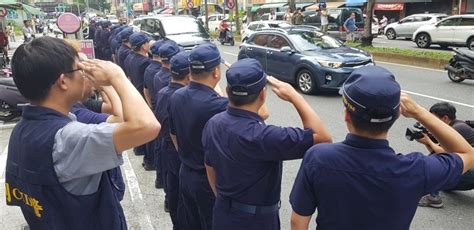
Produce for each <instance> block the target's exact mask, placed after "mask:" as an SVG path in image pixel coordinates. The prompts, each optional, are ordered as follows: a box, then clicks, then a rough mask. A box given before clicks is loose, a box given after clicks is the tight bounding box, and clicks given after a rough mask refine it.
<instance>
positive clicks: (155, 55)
mask: <svg viewBox="0 0 474 230" xmlns="http://www.w3.org/2000/svg"><path fill="white" fill-rule="evenodd" d="M164 42H165V41H164V40H158V41H156V42H154V43H153V44H152V45H151V46H150V54H151V56H152V60H151V62H150V65H148V67H147V68H146V69H145V77H144V79H145V80H144V81H145V82H144V85H143V87H144V89H143V93H144V95H145V99H146V100H147V102H148V104H149V105H150V107H151V108H154V105H155V103H154V100H153V98H154V97H155V95H153V93H152V92H154V90H153V85H154V78H155V75H156V73H158V72H159V71H160V70H161V60H160V53H159V52H158V51H159V49H160V47H161V45H163V43H164Z"/></svg>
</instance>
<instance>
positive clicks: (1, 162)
mask: <svg viewBox="0 0 474 230" xmlns="http://www.w3.org/2000/svg"><path fill="white" fill-rule="evenodd" d="M7 154H8V145H7V146H6V147H5V150H3V152H2V154H1V155H0V184H2V183H5V167H6V166H7Z"/></svg>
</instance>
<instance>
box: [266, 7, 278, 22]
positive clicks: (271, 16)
mask: <svg viewBox="0 0 474 230" xmlns="http://www.w3.org/2000/svg"><path fill="white" fill-rule="evenodd" d="M268 20H270V21H275V20H277V17H276V14H275V10H274V9H271V10H270V17H269V18H268Z"/></svg>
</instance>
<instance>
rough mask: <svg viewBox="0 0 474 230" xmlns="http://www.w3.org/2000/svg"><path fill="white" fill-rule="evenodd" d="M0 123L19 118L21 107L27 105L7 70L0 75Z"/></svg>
mask: <svg viewBox="0 0 474 230" xmlns="http://www.w3.org/2000/svg"><path fill="white" fill-rule="evenodd" d="M0 74H1V75H3V76H0V121H3V122H8V121H11V120H13V119H15V118H18V117H20V116H21V113H22V107H23V106H24V105H26V104H28V100H26V99H25V98H24V97H23V96H22V95H21V93H20V91H19V90H18V88H17V87H16V85H15V82H14V81H13V78H11V77H8V75H10V74H11V72H10V70H9V69H3V70H2V72H1V73H0Z"/></svg>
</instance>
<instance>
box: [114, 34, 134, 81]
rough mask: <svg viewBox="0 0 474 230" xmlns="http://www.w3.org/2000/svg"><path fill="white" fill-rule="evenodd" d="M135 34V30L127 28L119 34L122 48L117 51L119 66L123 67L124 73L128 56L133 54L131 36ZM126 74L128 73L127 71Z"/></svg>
mask: <svg viewBox="0 0 474 230" xmlns="http://www.w3.org/2000/svg"><path fill="white" fill-rule="evenodd" d="M132 34H133V29H132V28H130V27H127V28H126V29H124V30H122V31H121V32H120V33H119V34H117V38H118V39H120V42H121V44H120V47H119V48H118V51H117V58H118V59H117V64H118V65H119V66H120V67H122V69H123V71H125V67H124V62H125V59H126V58H127V57H128V55H129V54H130V53H131V52H132V49H131V45H130V42H129V40H128V39H129V37H130V35H132ZM125 74H127V72H126V71H125Z"/></svg>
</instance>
